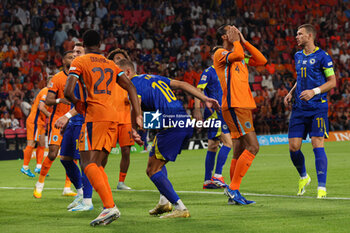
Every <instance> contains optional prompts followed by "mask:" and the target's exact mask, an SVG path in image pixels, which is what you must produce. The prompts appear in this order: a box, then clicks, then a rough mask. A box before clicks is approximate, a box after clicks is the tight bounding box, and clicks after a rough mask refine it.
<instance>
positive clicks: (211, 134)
mask: <svg viewBox="0 0 350 233" xmlns="http://www.w3.org/2000/svg"><path fill="white" fill-rule="evenodd" d="M212 118H214V119H216V120H215V122H216V121H221V127H220V128H215V127H212V128H209V129H208V139H211V140H219V137H220V135H221V134H222V133H223V134H226V133H230V130H229V129H228V126H227V124H226V122H225V120H224V118H223V116H222V113H221V112H217V111H214V112H213V113H211V112H210V111H209V109H208V108H205V110H204V119H205V120H207V119H212ZM214 125H215V124H214Z"/></svg>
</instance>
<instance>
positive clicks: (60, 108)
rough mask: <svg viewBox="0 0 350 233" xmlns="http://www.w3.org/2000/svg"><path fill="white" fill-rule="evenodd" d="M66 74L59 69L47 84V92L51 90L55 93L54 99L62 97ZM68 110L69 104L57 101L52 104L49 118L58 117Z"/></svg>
mask: <svg viewBox="0 0 350 233" xmlns="http://www.w3.org/2000/svg"><path fill="white" fill-rule="evenodd" d="M67 78H68V74H66V73H65V72H64V71H60V72H58V73H57V74H55V75H54V76H53V77H52V79H51V81H50V84H49V90H48V92H52V93H54V94H55V95H56V99H58V98H60V99H63V98H64V93H63V91H64V87H65V86H66V82H67ZM69 110H70V105H68V104H63V103H59V104H57V105H54V106H53V110H52V115H51V119H53V118H59V117H61V116H63V115H64V114H66V113H67V112H68V111H69Z"/></svg>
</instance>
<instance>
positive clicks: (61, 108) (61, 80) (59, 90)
mask: <svg viewBox="0 0 350 233" xmlns="http://www.w3.org/2000/svg"><path fill="white" fill-rule="evenodd" d="M73 58H74V56H73V51H67V52H65V53H64V56H63V60H62V61H63V71H61V72H59V73H57V74H56V75H54V76H53V77H52V79H51V81H50V84H49V90H48V93H47V97H46V100H45V104H46V105H48V106H52V105H53V110H52V113H51V116H50V121H49V128H48V135H49V139H48V140H49V142H48V143H49V154H48V156H47V157H46V158H45V159H44V162H43V164H42V168H41V171H40V175H39V180H38V182H37V183H36V184H35V188H34V193H33V195H34V197H35V198H41V196H42V191H43V188H44V181H45V177H46V175H47V173H48V172H49V170H50V168H51V165H52V163H53V161H54V160H55V159H56V157H57V154H58V150H59V148H60V145H61V141H62V135H61V134H60V130H59V129H57V128H55V127H54V123H55V122H56V120H57V119H58V118H59V117H61V116H63V115H64V114H65V113H67V112H68V111H69V109H70V107H69V105H70V103H69V101H67V100H66V99H65V98H64V95H63V90H64V86H65V84H66V80H67V74H68V70H69V66H70V64H71V62H72V60H73ZM70 185H71V182H70V181H69V179H68V177H67V178H66V184H65V187H64V190H63V195H67V196H75V195H76V193H74V192H73V191H72V190H71V189H70Z"/></svg>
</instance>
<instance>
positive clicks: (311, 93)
mask: <svg viewBox="0 0 350 233" xmlns="http://www.w3.org/2000/svg"><path fill="white" fill-rule="evenodd" d="M314 95H315V92H314V91H313V90H305V91H303V92H301V94H300V96H299V98H300V99H301V100H304V101H309V100H310V99H312V97H314Z"/></svg>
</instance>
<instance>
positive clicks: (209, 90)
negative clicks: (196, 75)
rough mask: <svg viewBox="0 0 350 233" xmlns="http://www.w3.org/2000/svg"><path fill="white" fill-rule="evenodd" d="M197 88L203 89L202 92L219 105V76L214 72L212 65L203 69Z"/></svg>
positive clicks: (220, 100)
mask: <svg viewBox="0 0 350 233" xmlns="http://www.w3.org/2000/svg"><path fill="white" fill-rule="evenodd" d="M197 88H201V89H203V90H204V94H205V95H206V96H208V97H209V98H213V99H216V100H217V101H218V102H219V104H220V105H221V102H222V89H221V85H220V81H219V77H218V75H217V74H216V71H215V69H214V66H210V67H208V68H207V69H206V70H204V71H203V73H202V75H201V79H200V80H199V83H198V85H197Z"/></svg>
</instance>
